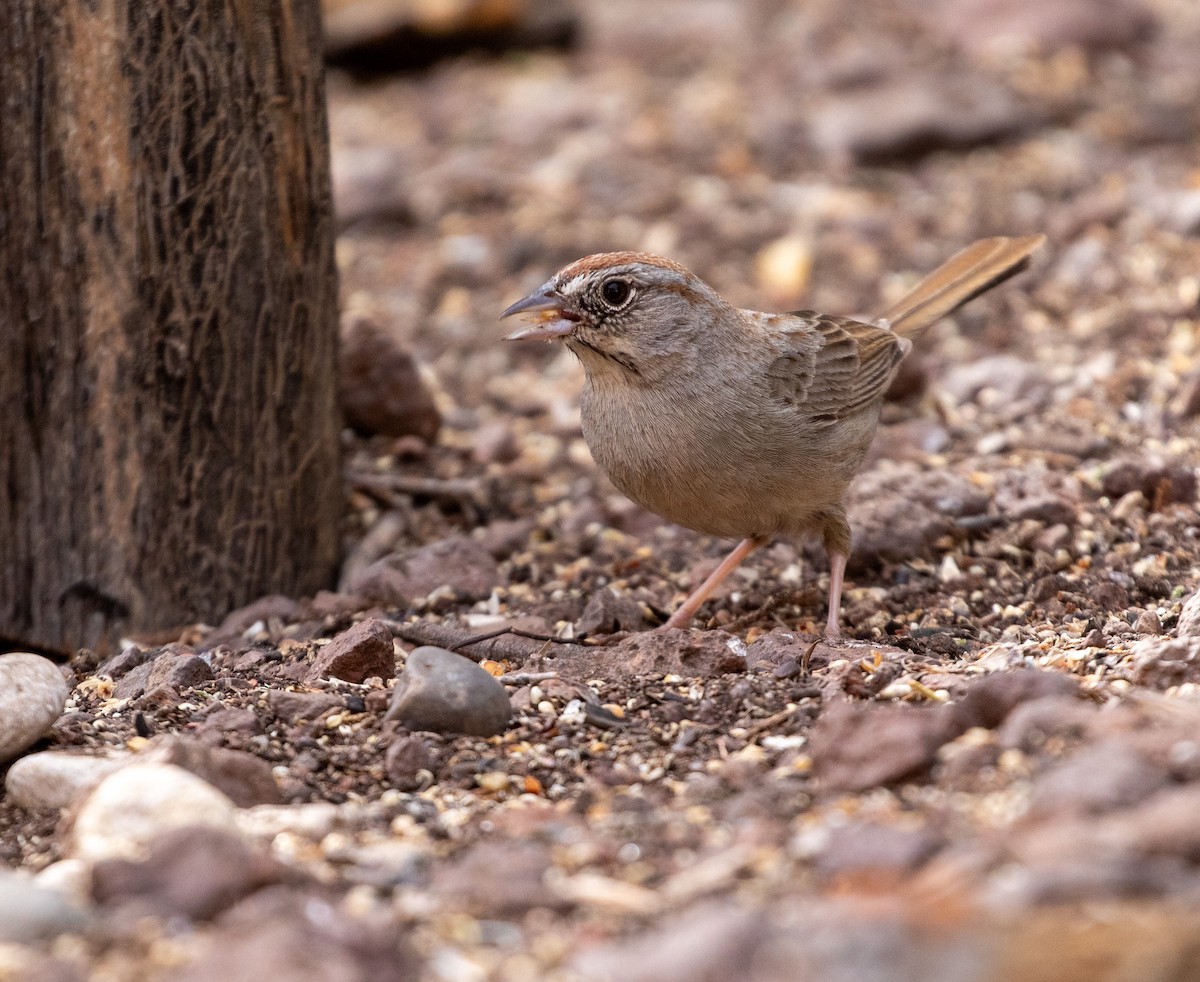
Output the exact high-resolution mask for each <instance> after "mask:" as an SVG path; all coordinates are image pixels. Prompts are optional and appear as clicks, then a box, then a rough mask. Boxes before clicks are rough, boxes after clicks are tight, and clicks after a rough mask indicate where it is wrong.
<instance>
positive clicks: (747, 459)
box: [501, 235, 1045, 638]
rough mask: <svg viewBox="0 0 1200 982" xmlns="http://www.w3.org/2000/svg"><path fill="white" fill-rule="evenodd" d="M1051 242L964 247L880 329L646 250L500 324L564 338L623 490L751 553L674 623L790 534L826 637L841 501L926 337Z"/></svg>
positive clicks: (841, 562) (516, 309)
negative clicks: (818, 576)
mask: <svg viewBox="0 0 1200 982" xmlns="http://www.w3.org/2000/svg"><path fill="white" fill-rule="evenodd" d="M1044 241H1045V236H1042V235H1031V236H1024V237H1020V238H1007V237H997V238H990V239H983V240H980V241H979V242H976V243H975V244H973V245H971V246H968V247H967V248H966V249H964V250H962V251H961V252H959V253H958V254H957V255H955V256H954V257H953V258H951V259H950V260H948V261H947V262H946V263H944V264H943V265H942V266H940V267H938V269H936V270H935V271H934V272H933V273H931V274H929V275H928V276H927V277H925V279H923V280H922V281H921V282H920V283H918V284H917V285H916V286H915V287H914V288H913V289H912V290H910V291H909V292H908V293H906V294H905V295H904V296H903V297H902V298H901V299H899V300H898V301H896V302H895V303H894V304H892V305H891V306H889V307H888V308H887V309H886V310H884V311H883V312H882V313H880V314H879V316H877V317H876V318H874V319H872V320H855V319H852V318H847V317H838V316H832V315H829V314H822V313H818V312H817V311H815V310H797V311H793V312H791V313H762V312H760V311H756V310H742V309H739V308H737V307H734V306H733V305H732V304H730V303H729V302H728V301H726V300H725V299H724V298H722V297H721V295H720V294H718V293H717V291H716V290H714V289H713V288H712V287H711V286H709V285H708V284H707V283H705V282H704V281H703V280H701V279H700V278H699V277H697V276H696V275H694V274H693V273H691V272H689V271H688V270H687V269H685V268H684V267H683V266H681V265H679V264H678V263H676V262H673V261H671V260H670V259H665V258H663V257H661V256H655V255H651V254H649V253H641V252H609V253H601V254H598V255H592V256H586V257H584V258H583V259H579V260H577V261H576V262H573V263H571V264H570V265H568V266H566V267H564V268H563V269H561V270H559V271H558V272H557V273H555V274H554V276H552V277H551V278H550V279H549V280H547V281H546V282H545V283H544V284H542V285H541V286H540V287H538V289H537V290H535V291H534V292H533V293H531V294H530V295H529V296H527V297H524V298H523V299H521V300H518V301H517V302H516V303H514V304H512V305H511V306H510V307H508V309H506V310H505V311H504V312H503V313H502V314H501V318H505V317H512V316H513V315H516V314H523V315H527V316H528V317H530V318H531V321H530V323H528V324H526V325H525V326H523V327H521V328H520V329H518V330H516V331H514V332H512V333H511V334H509V335H508V336H507V339H508V340H538V341H550V342H558V343H561V344H565V345H566V346H567V347H568V348H569V349H570V350H571V351H572V352H573V353H574V354H575V355H576V356H577V357H578V358H579V360H580V362H581V363H582V365H583V369H584V374H585V381H584V387H583V394H582V399H581V407H580V408H581V419H582V426H583V436H584V439H585V440H586V441H587V444H588V447H589V448H590V449H591V452H592V456H593V457H594V458H595V460H596V463H598V464H599V465H600V467H601V468H602V469H603V470H604V472H605V473H606V474H607V475H608V476H609V478H610V479H611V480H612V482H613V484H614V485H616V487H617V488H619V489H620V490H621V491H622V492H623V493H624V494H626V495H628V496H629V497H630V498H631V499H632V500H633V501H635V502H637V503H638V504H639V505H641V506H642V507H643V508H646V509H648V510H650V511H652V512H654V513H655V514H658V515H660V516H662V517H663V518H666V519H668V520H669V521H672V522H675V523H676V524H678V525H682V526H684V527H685V528H689V529H694V530H695V531H697V532H702V533H705V534H707V535H713V536H720V537H723V538H736V539H739V540H740V541H739V543H738V544H737V546H736V547H735V548H734V549H733V551H732V552H730V553H729V555H728V556H727V557H726V558H725V559H724V561H723V562H722V563H721V564H720V565H719V566H718V567H717V568H716V570H714V571H713V573H712V575H711V576H709V577H708V578H707V579H706V580H705V581H704V583H702V584H701V585H700V586H699V587H698V588H697V589H696V590H695V591H694V592H693V593H692V594H691V595H690V596H689V597H688V598H687V599H686V600H685V601H684V602H683V605H682V606H680V607H679V608H678V610H676V611H675V613H674V614H672V615H671V617H670V619H669V620H668V621H667V623H666V625H665V626H666V627H670V628H684V627H686V626H687V625H688V624H690V623H691V620H692V618H693V617H694V616H695V614H696V612H697V611H698V610H699V609H700V607H701V605H702V604H703V603H704V602H705V601H706V600H707V599H708V597H709V596H711V595H712V593H713V591H714V590H716V589H717V587H718V586H719V585H720V584H721V582H722V581H723V580H724V579H725V578H726V577H728V576H729V574H730V573H732V572H733V570H734V569H736V568H737V567H738V565H739V564H740V563H741V562H742V561H743V560H744V559H745V558H746V557H747V556H748V555H749V554H750V553H751V552H752V551H753V550H754V549H756V548H757V547H759V546H761V545H763V544H764V543H766V542H769V541H770V540H772V539H773V538H775V537H777V536H787V537H802V536H810V535H815V536H819V537H820V539H821V540H822V542H823V544H824V547H825V550H826V553H827V554H828V557H829V569H830V573H829V613H828V618H827V620H826V624H825V635H826V637H828V638H836V637H838V636H839V635H840V628H839V610H840V607H841V594H842V584H843V580H844V576H845V570H846V561H847V559H848V558H849V555H850V544H851V531H850V525H849V522H848V521H847V518H846V509H845V505H844V503H843V501H844V497H845V494H846V489H847V487H848V486H849V485H850V482H851V481H852V480H853V478H854V476H855V475H856V474H857V473H858V471H859V469H860V468H861V467H862V464H863V460H864V458H865V457H866V454H867V450H868V448H869V447H870V444H871V440H872V438H873V437H874V435H875V429H876V426H877V425H878V422H879V413H880V409H881V406H882V404H883V399H884V395H885V393H886V392H887V389H888V386H889V385H890V384H891V381H892V379H893V378H894V376H895V374H896V370H897V366H898V365H899V364H900V361H901V360H902V359H903V358H904V356H905V355H907V354H908V352H909V351H910V350H911V348H912V340H911V338H912V336H913V335H915V334H917V333H919V332H920V331H922V330H923V329H924V328H926V327H928V326H929V325H930V324H932V323H934V322H935V321H937V320H939V319H940V318H942V317H945V316H947V315H949V314H951V313H952V312H954V311H955V310H957V309H958V308H959V307H961V306H962V305H963V304H965V303H967V302H968V301H969V300H972V299H973V298H975V297H977V296H979V295H980V294H981V293H983V292H985V291H987V290H990V289H991V288H992V287H994V286H996V285H997V284H999V283H1001V282H1003V281H1004V280H1006V279H1008V278H1009V277H1010V276H1013V275H1014V274H1015V273H1017V272H1019V271H1020V270H1022V269H1024V268H1025V266H1026V265H1027V264H1028V263H1029V260H1030V256H1031V255H1032V253H1033V252H1034V251H1035V250H1036V249H1037V248H1039V247H1040V246H1041V245H1042V243H1043V242H1044Z"/></svg>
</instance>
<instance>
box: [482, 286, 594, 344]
mask: <svg viewBox="0 0 1200 982" xmlns="http://www.w3.org/2000/svg"><path fill="white" fill-rule="evenodd" d="M513 314H537V315H539V319H538V320H536V321H534V322H533V323H532V324H527V325H526V326H525V327H521V328H518V329H517V330H515V331H513V332H512V334H506V335H505V336H504V340H505V341H559V340H562V339H563V338H566V337H570V336H571V332H572V331H574V330H575V325H576V323H578V321H579V316H578V315H577V314H575V313H573V312H572V311H569V310H564V309H563V298H562V297H561V296H560V295H559V294H558V292H557V291H556V290H555V289H554V287H553V286H552V285H551V284H550V283H545V284H543V285H542V286H541V287H539V288H538V289H537V290H535V291H534V292H533V293H531V294H529V296H527V297H524V298H523V299H521V300H518V301H517V302H516V303H514V304H513V305H512V306H511V307H509V308H508V309H507V310H505V311H504V313H502V314H501V315H500V319H501V320H503V319H504V318H505V317H512V315H513Z"/></svg>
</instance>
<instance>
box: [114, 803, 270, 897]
mask: <svg viewBox="0 0 1200 982" xmlns="http://www.w3.org/2000/svg"><path fill="white" fill-rule="evenodd" d="M284 875H285V869H284V867H282V866H280V864H279V863H277V862H276V861H275V860H274V859H272V858H271V857H270V855H268V854H267V853H266V852H265V851H262V850H259V849H255V848H253V847H252V846H250V844H249V843H247V842H246V841H245V840H244V839H242V838H240V837H238V836H236V835H231V834H230V833H229V832H225V831H223V830H221V829H215V828H211V827H210V826H205V825H190V826H183V827H178V828H173V829H169V830H167V831H165V832H163V834H162V835H160V836H159V837H158V838H156V839H155V840H154V842H153V843H152V844H151V846H150V852H149V855H148V856H147V857H146V859H145V861H144V862H131V861H130V860H127V859H106V860H102V861H101V862H99V863H97V864H96V866H95V867H94V868H93V870H92V883H91V887H92V897H93V899H94V900H95V901H96V902H97V903H98V904H100V905H102V906H109V905H113V904H121V903H127V902H129V901H135V900H136V901H141V902H142V903H143V904H144V905H145V906H146V908H147V910H150V911H153V912H154V913H155V914H157V915H159V916H163V917H187V918H191V919H194V920H206V919H208V918H210V917H213V916H215V915H216V914H219V913H220V912H221V911H223V910H225V909H226V908H227V907H229V906H231V905H232V904H234V903H236V902H237V901H238V900H240V899H241V898H242V897H245V896H246V895H247V894H249V893H252V892H253V891H255V890H257V889H259V888H260V887H262V886H265V885H266V884H268V883H272V882H275V881H277V880H279V879H281V878H282V877H283V876H284Z"/></svg>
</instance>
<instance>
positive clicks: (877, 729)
mask: <svg viewBox="0 0 1200 982" xmlns="http://www.w3.org/2000/svg"><path fill="white" fill-rule="evenodd" d="M964 729H965V727H964V726H963V725H962V724H961V723H960V722H959V721H958V719H957V717H956V715H955V714H954V712H953V710H952V707H948V706H934V707H931V708H920V709H918V708H914V707H910V706H903V705H892V704H885V705H878V704H873V703H867V704H854V703H848V702H842V703H835V704H834V705H832V706H830V707H829V708H828V709H827V710H826V711H825V712H824V713H823V714H822V715H821V717H820V718H819V719H818V720H817V722H816V725H814V726H813V729H812V733H811V734H810V735H809V753H810V755H811V756H812V760H813V768H814V771H815V773H816V775H817V777H818V778H819V779H820V782H821V787H822V789H824V790H826V791H831V792H844V791H865V790H866V789H868V788H874V787H878V786H880V785H886V784H892V783H894V782H897V781H903V780H906V779H909V778H915V777H918V776H920V775H921V774H922V773H923V772H924V771H926V770H927V769H928V768H929V767H930V765H932V764H933V762H934V761H935V760H936V758H937V751H938V748H939V747H940V746H942V744H944V743H946V742H947V741H949V740H953V739H954V738H955V737H956V736H958V735H959V734H960V733H962V732H963V730H964Z"/></svg>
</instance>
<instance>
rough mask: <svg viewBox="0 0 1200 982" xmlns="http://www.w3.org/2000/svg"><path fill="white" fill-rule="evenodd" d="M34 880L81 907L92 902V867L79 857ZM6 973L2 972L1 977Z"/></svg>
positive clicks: (52, 868) (45, 871)
mask: <svg viewBox="0 0 1200 982" xmlns="http://www.w3.org/2000/svg"><path fill="white" fill-rule="evenodd" d="M33 880H34V882H35V883H36V884H37V885H38V886H40V887H45V888H46V889H47V890H57V891H58V892H59V893H61V894H62V895H63V896H64V897H67V898H68V899H70V900H73V901H75V903H76V904H78V905H79V906H80V907H87V906H90V904H91V902H92V869H91V867H90V866H88V864H87V863H85V862H83V861H82V860H79V859H60V860H59V861H58V862H57V863H51V864H50V865H49V866H47V867H46V868H45V869H44V870H41V871H40V872H38V873H36V874H34V877H33ZM2 978H4V973H3V972H0V979H2Z"/></svg>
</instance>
